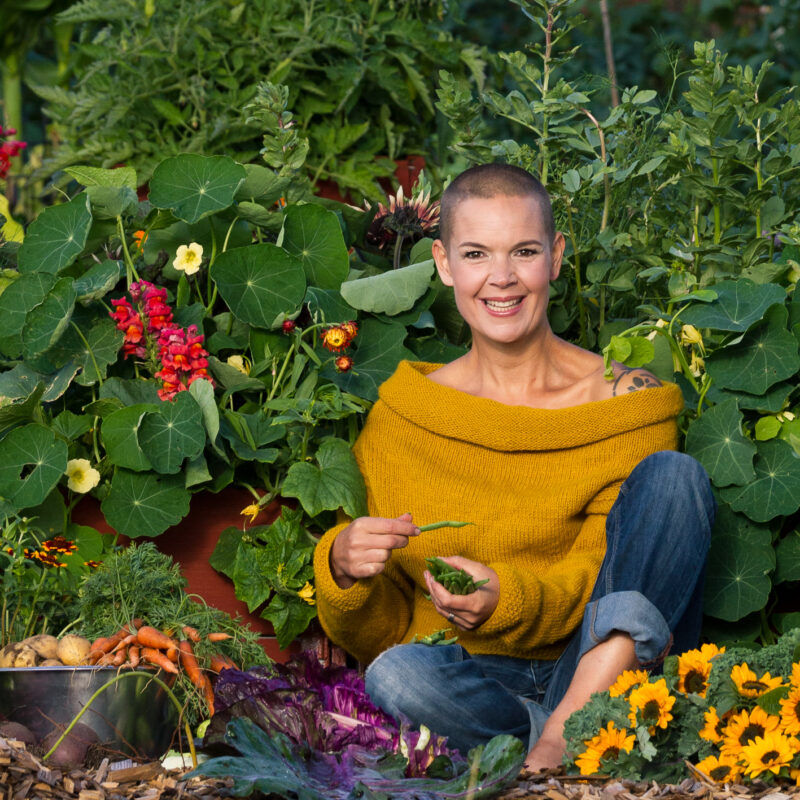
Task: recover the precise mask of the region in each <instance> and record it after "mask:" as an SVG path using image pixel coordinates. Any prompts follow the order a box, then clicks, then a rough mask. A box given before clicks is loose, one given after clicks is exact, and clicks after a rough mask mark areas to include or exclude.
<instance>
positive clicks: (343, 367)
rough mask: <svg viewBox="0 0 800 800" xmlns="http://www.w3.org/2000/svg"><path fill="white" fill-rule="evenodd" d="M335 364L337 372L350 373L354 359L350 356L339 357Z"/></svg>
mask: <svg viewBox="0 0 800 800" xmlns="http://www.w3.org/2000/svg"><path fill="white" fill-rule="evenodd" d="M333 363H334V364H335V366H336V371H337V372H350V370H351V369H352V368H353V359H352V358H350V356H337V357H336V358H335V359H334V362H333Z"/></svg>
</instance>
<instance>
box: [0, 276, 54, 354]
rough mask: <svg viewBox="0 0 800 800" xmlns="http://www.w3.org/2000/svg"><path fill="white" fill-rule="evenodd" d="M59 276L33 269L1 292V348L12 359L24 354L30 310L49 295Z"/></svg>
mask: <svg viewBox="0 0 800 800" xmlns="http://www.w3.org/2000/svg"><path fill="white" fill-rule="evenodd" d="M56 280H57V279H56V277H55V275H50V274H48V273H43V272H32V273H30V274H27V275H20V276H19V278H17V279H16V280H15V281H13V282H12V283H11V284H10V285H9V286H7V287H6V288H5V290H4V291H3V293H2V294H0V319H2V320H3V324H2V326H0V351H2V352H3V353H4V354H5V355H7V356H9V357H11V358H18V357H19V356H21V355H22V329H23V327H24V326H25V319H26V317H27V316H28V313H29V312H30V311H31V310H32V309H34V308H36V306H38V305H39V304H40V303H41V302H42V301H43V300H44V299H45V297H47V293H48V292H49V291H50V290H51V289H52V288H53V286H55V284H56Z"/></svg>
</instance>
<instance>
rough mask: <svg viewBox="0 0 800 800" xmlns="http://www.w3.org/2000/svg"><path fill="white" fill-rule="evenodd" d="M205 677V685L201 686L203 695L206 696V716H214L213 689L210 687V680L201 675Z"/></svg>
mask: <svg viewBox="0 0 800 800" xmlns="http://www.w3.org/2000/svg"><path fill="white" fill-rule="evenodd" d="M203 677H204V678H205V679H206V682H205V685H204V686H203V695H204V696H205V698H206V705H207V706H208V716H209V717H213V716H214V690H213V689H212V688H211V681H209V679H208V678H207V677H206V676H205V675H203Z"/></svg>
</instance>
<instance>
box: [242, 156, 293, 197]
mask: <svg viewBox="0 0 800 800" xmlns="http://www.w3.org/2000/svg"><path fill="white" fill-rule="evenodd" d="M244 171H245V179H244V182H243V183H242V184H241V186H239V188H238V189H237V190H236V195H235V199H236V200H237V201H242V200H250V201H255V200H260V201H261V202H262V203H264V204H267V203H275V202H277V201H278V200H279V199H280V198H281V197H282V196H283V195H284V194H285V193H286V189H287V188H288V186H289V178H285V177H284V178H281V177H279V176H278V175H276V174H275V172H274V171H273V170H271V169H267V167H262V166H261V165H260V164H244Z"/></svg>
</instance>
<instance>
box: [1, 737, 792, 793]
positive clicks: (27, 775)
mask: <svg viewBox="0 0 800 800" xmlns="http://www.w3.org/2000/svg"><path fill="white" fill-rule="evenodd" d="M184 774H185V771H184V772H180V771H171V772H167V771H165V770H164V768H163V767H162V766H161V764H160V762H158V761H154V762H151V763H147V764H140V765H138V766H133V767H127V768H124V769H114V770H112V769H111V768H110V764H109V759H107V758H105V759H103V761H102V762H101V763H100V765H99V766H97V767H95V768H92V769H82V768H80V769H72V770H59V769H51V768H49V767H46V766H45V765H44V764H43V763H42V761H41V760H40V759H39V758H37V757H36V756H35V755H33V754H32V753H30V752H29V751H28V750H27V749H26V747H25V744H24V743H23V742H18V741H16V740H14V739H4V738H3V737H0V800H217V798H224V797H229V796H230V789H231V787H232V786H233V781H232V780H231V779H225V780H221V779H211V778H202V779H200V778H192V779H191V780H188V781H187V780H184V779H183V777H182V776H183V775H184ZM527 798H537V800H800V787H797V786H784V785H781V786H767V785H765V784H754V785H751V786H740V785H738V784H736V785H730V784H726V785H724V786H717V785H715V784H713V783H708V782H707V781H705V780H703V776H702V775H700V774H698V775H696V776H695V777H692V778H687V779H686V780H684V781H682V782H681V783H680V784H677V785H672V784H663V785H661V784H657V783H652V782H650V783H643V782H642V783H637V782H634V781H615V780H609V779H599V778H577V777H572V776H565V775H564V774H563V773H561V772H558V771H556V770H550V771H547V772H541V773H537V774H535V775H531V774H530V773H523V774H522V775H521V776H520V777H519V778H518V779H517V781H516V784H515V785H514V786H513V787H511V788H510V789H508V790H506V791H505V792H504V793H503V794H502V796H501V797H500V798H498V800H527Z"/></svg>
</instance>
